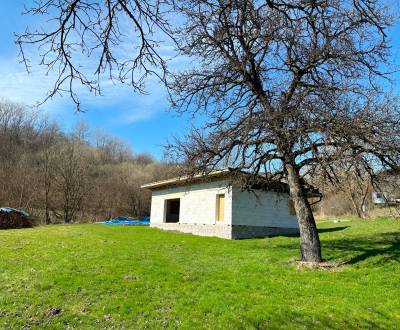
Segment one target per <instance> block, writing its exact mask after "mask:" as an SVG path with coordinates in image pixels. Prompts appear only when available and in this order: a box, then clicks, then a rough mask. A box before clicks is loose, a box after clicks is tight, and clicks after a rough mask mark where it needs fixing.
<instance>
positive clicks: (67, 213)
mask: <svg viewBox="0 0 400 330" xmlns="http://www.w3.org/2000/svg"><path fill="white" fill-rule="evenodd" d="M54 148H56V150H55V154H54V157H55V160H54V167H55V177H54V180H55V185H56V189H57V191H58V192H59V194H60V195H61V201H62V202H61V203H62V211H63V219H64V222H65V223H70V222H72V221H75V220H76V218H77V213H78V212H79V211H81V210H82V206H83V203H84V199H85V197H86V196H87V194H88V192H89V190H90V183H89V177H90V176H89V171H90V169H91V164H92V162H91V155H90V150H87V147H86V146H85V145H82V144H80V143H78V142H77V141H76V140H74V139H72V140H71V141H65V142H64V143H63V144H61V145H60V144H58V145H56V146H55V147H54ZM87 151H88V152H87Z"/></svg>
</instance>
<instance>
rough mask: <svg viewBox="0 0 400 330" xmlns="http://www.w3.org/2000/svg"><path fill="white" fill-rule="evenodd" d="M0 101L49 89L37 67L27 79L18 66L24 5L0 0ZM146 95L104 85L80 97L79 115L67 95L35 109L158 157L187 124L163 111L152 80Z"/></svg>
mask: <svg viewBox="0 0 400 330" xmlns="http://www.w3.org/2000/svg"><path fill="white" fill-rule="evenodd" d="M0 3H1V8H0V98H2V99H8V100H11V101H15V102H20V103H25V104H27V105H32V104H35V102H36V101H40V100H42V99H43V97H44V96H45V95H46V93H47V92H48V90H49V88H50V87H51V82H52V77H51V76H49V77H46V76H45V75H44V74H43V72H40V71H39V68H33V69H32V71H33V72H32V73H31V74H30V75H28V74H27V73H26V72H25V69H24V66H23V65H22V64H20V63H19V62H18V58H17V54H18V48H17V46H16V45H15V44H14V39H15V37H14V32H23V31H24V30H25V28H26V26H27V25H29V26H30V27H34V26H35V23H36V21H35V20H34V19H33V18H32V17H30V16H25V15H24V16H23V15H21V12H22V11H23V9H24V4H27V3H29V0H13V1H8V0H0ZM147 90H148V92H149V93H148V95H142V94H135V93H134V92H133V90H132V89H131V88H129V87H128V86H126V87H123V86H121V85H115V86H113V85H112V84H107V86H106V87H105V88H104V89H103V92H104V95H103V96H95V95H90V94H89V93H86V94H84V97H82V98H81V100H82V108H83V109H84V110H85V112H84V113H76V112H75V109H74V105H73V104H72V102H71V101H70V100H69V99H68V97H67V96H64V97H56V98H55V99H54V100H50V101H48V102H47V103H46V104H44V105H43V106H41V108H42V109H43V111H45V112H46V113H47V114H48V116H49V117H50V118H51V119H55V120H57V121H59V122H60V123H61V125H62V128H63V129H65V130H70V129H72V127H73V126H74V125H75V123H76V122H78V121H80V120H85V121H86V122H87V123H88V124H89V126H90V127H91V128H92V129H93V130H95V129H96V128H100V129H101V130H102V131H105V132H108V133H111V134H113V135H115V136H117V137H119V138H120V139H122V140H123V141H125V142H127V143H128V144H130V145H131V146H132V149H133V151H134V152H147V153H151V154H153V155H154V156H155V157H157V158H161V157H162V152H163V145H164V144H165V143H166V141H167V139H171V138H172V137H173V136H179V135H181V134H182V133H183V132H184V131H185V130H186V128H187V127H188V125H189V120H188V118H187V117H181V116H178V115H177V114H176V113H175V112H173V111H168V110H169V105H168V102H167V100H166V93H165V89H164V87H163V86H161V85H160V84H158V83H157V82H156V80H155V79H150V80H149V81H148V83H147Z"/></svg>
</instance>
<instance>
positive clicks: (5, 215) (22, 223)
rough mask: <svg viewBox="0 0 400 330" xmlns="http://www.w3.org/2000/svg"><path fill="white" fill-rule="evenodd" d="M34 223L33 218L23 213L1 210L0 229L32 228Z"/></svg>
mask: <svg viewBox="0 0 400 330" xmlns="http://www.w3.org/2000/svg"><path fill="white" fill-rule="evenodd" d="M33 224H34V222H33V219H31V218H30V217H27V216H25V215H23V214H22V213H19V212H16V211H11V212H3V211H0V229H17V228H31V227H33Z"/></svg>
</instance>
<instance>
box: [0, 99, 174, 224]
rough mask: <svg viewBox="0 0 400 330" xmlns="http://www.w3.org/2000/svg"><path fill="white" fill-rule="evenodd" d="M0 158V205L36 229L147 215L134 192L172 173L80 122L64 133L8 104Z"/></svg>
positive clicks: (0, 117) (1, 106)
mask: <svg viewBox="0 0 400 330" xmlns="http://www.w3.org/2000/svg"><path fill="white" fill-rule="evenodd" d="M0 155H1V157H0V206H11V207H14V208H23V209H25V210H28V211H30V212H32V213H33V214H34V215H36V216H38V217H39V218H40V220H41V221H42V222H43V223H54V222H66V223H68V222H73V221H93V220H100V219H104V218H108V217H110V216H115V215H121V214H124V215H131V216H142V215H148V214H149V207H150V193H149V192H148V191H143V190H140V185H141V184H142V183H144V182H149V181H152V180H155V179H161V178H164V177H167V176H168V174H169V172H170V170H171V168H172V167H171V166H168V165H165V164H162V163H160V162H158V161H156V160H154V159H153V158H152V157H151V156H150V155H147V154H135V153H133V152H132V151H131V149H130V147H129V146H128V145H126V144H125V143H124V142H122V141H120V140H119V139H117V138H116V137H114V136H111V135H108V134H106V133H104V132H101V131H95V132H93V131H91V130H90V129H89V128H88V127H87V125H86V124H84V123H80V124H78V125H77V126H76V127H75V129H74V130H73V131H72V132H70V133H65V132H63V131H62V130H61V129H60V127H59V125H58V124H57V123H56V122H50V121H49V120H48V119H47V118H46V117H45V116H44V115H43V114H41V113H40V112H37V111H34V110H32V109H26V108H25V107H23V106H21V105H17V104H13V103H9V102H0Z"/></svg>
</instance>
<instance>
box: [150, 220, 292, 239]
mask: <svg viewBox="0 0 400 330" xmlns="http://www.w3.org/2000/svg"><path fill="white" fill-rule="evenodd" d="M150 226H151V227H154V228H159V229H162V230H169V231H177V232H182V233H188V234H193V235H198V236H213V237H220V238H225V239H245V238H255V237H268V236H276V235H288V234H297V233H298V232H299V229H298V228H279V227H263V226H245V225H233V226H231V225H222V224H213V225H205V224H185V223H151V224H150Z"/></svg>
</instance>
